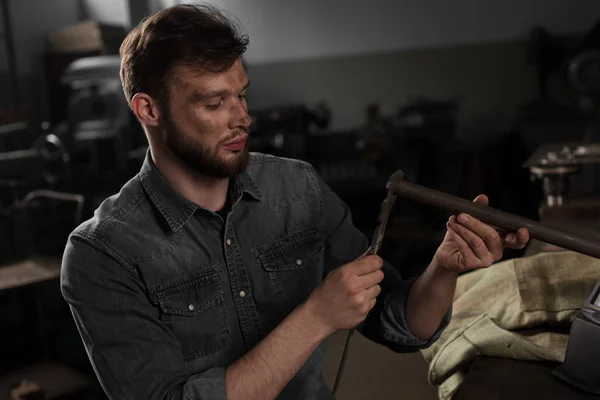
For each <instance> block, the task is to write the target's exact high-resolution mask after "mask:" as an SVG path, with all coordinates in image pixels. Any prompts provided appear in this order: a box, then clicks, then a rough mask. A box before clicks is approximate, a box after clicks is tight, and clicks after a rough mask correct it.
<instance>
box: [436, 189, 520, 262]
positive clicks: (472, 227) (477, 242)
mask: <svg viewBox="0 0 600 400" xmlns="http://www.w3.org/2000/svg"><path fill="white" fill-rule="evenodd" d="M474 202H475V203H479V204H483V205H485V206H487V205H488V202H489V201H488V198H487V196H485V195H479V196H477V198H475V200H474ZM446 226H447V228H448V231H447V232H446V236H445V237H444V241H443V242H442V244H441V245H440V247H439V248H438V250H437V252H436V253H435V256H434V262H435V263H436V264H437V265H438V266H440V267H444V268H447V269H449V270H452V271H454V272H457V273H461V272H466V271H469V270H472V269H476V268H486V267H489V266H490V265H492V264H493V263H494V262H496V261H498V260H500V259H501V258H502V254H503V252H504V249H505V248H508V249H522V248H524V247H525V245H526V244H527V242H528V241H529V232H528V230H527V229H526V228H520V229H519V230H518V231H517V232H515V233H510V234H501V233H499V232H498V231H497V230H496V229H495V228H494V227H492V226H490V225H487V224H485V223H483V222H481V221H479V220H477V219H476V218H474V217H472V216H470V215H467V214H459V215H458V216H454V215H453V216H451V217H450V219H449V220H448V223H447V225H446Z"/></svg>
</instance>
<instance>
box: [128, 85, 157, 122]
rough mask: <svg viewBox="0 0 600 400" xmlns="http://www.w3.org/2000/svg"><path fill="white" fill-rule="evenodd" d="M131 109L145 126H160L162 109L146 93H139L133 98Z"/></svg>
mask: <svg viewBox="0 0 600 400" xmlns="http://www.w3.org/2000/svg"><path fill="white" fill-rule="evenodd" d="M131 109H132V110H133V113H134V114H135V116H136V117H137V118H138V119H139V120H140V122H141V123H142V124H144V125H145V126H152V127H155V126H158V125H159V121H160V109H159V107H158V104H157V103H156V101H155V100H154V99H153V98H152V97H150V96H148V95H147V94H145V93H137V94H136V95H135V96H133V99H132V100H131Z"/></svg>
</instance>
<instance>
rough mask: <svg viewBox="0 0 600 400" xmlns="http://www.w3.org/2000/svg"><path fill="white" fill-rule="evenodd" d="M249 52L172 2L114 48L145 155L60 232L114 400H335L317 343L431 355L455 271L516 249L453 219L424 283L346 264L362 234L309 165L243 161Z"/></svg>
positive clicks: (65, 280)
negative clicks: (355, 339)
mask: <svg viewBox="0 0 600 400" xmlns="http://www.w3.org/2000/svg"><path fill="white" fill-rule="evenodd" d="M247 43H248V40H247V38H246V37H245V36H239V34H238V33H237V32H236V30H235V29H234V27H233V25H232V24H231V23H230V22H229V21H228V20H227V19H226V18H225V17H224V16H223V15H221V14H220V13H219V12H218V11H217V10H215V9H214V8H211V7H209V6H204V7H199V6H198V7H194V6H175V7H173V8H170V9H167V10H164V11H161V12H159V13H157V14H155V15H153V16H151V17H149V18H148V19H147V20H146V21H144V22H143V23H141V24H140V26H138V27H136V28H135V29H133V31H132V32H131V33H130V34H129V35H128V37H127V39H126V40H125V41H124V43H123V45H122V47H121V56H122V66H121V78H122V82H123V89H124V92H125V96H126V97H127V100H128V101H129V103H130V106H131V109H132V110H133V112H134V113H135V115H136V117H137V118H138V119H139V121H140V123H141V124H142V126H143V127H144V130H145V132H146V134H147V137H148V141H149V145H150V151H149V153H148V155H147V158H146V160H145V162H144V165H143V167H142V169H141V171H140V173H139V174H138V175H137V176H135V177H134V178H133V179H132V180H131V181H129V182H128V183H127V184H126V185H125V186H124V187H123V188H122V190H121V191H120V192H119V194H117V195H115V196H113V197H111V198H109V199H107V200H106V201H105V202H104V203H103V204H102V205H101V206H100V207H99V209H98V210H97V211H96V213H95V215H94V217H93V218H92V219H91V220H89V221H87V222H85V223H84V224H82V225H81V226H80V227H78V228H77V229H76V230H75V231H74V232H73V233H72V235H71V236H70V238H69V242H68V244H67V247H66V250H65V254H64V260H63V270H62V277H61V287H62V292H63V296H64V298H65V299H66V301H67V302H68V303H69V305H70V307H71V309H72V312H73V316H74V319H75V321H76V324H77V326H78V329H79V332H80V334H81V337H82V339H83V342H84V344H85V347H86V349H87V352H88V355H89V358H90V360H91V363H92V365H93V367H94V369H95V371H96V374H97V376H98V378H99V380H100V382H101V384H102V386H103V388H104V390H105V391H106V393H107V394H108V395H109V396H110V397H111V398H113V399H144V400H149V399H226V398H227V399H230V400H236V399H261V400H265V399H274V398H279V399H331V398H333V396H332V394H331V391H330V390H329V389H328V388H327V386H326V385H325V383H324V381H323V378H322V373H321V367H322V363H323V357H324V354H325V345H324V342H325V340H326V338H327V337H329V336H330V335H331V334H333V333H334V332H336V331H338V330H342V329H349V328H353V327H357V326H358V328H359V330H360V332H361V333H362V334H363V335H365V336H366V337H368V338H370V339H371V340H373V341H375V342H377V343H380V344H382V345H385V346H387V347H389V348H390V349H392V350H394V351H397V352H408V351H417V350H418V349H420V348H423V347H426V346H429V345H430V344H431V343H432V342H433V341H434V340H436V339H437V337H438V336H439V334H440V332H441V330H442V329H443V328H444V327H445V326H446V325H447V323H448V321H449V318H450V306H451V302H452V297H453V292H454V288H455V285H456V279H457V274H458V273H459V272H461V271H466V270H469V269H473V268H480V267H487V266H489V265H491V264H492V263H493V262H494V261H496V260H498V259H499V258H500V257H501V255H502V249H503V247H504V246H510V247H523V246H524V245H525V243H526V242H527V240H528V233H527V231H526V230H522V231H519V232H518V235H511V236H509V237H507V238H505V239H501V238H500V237H499V236H498V234H497V232H496V231H495V230H494V229H493V228H491V227H489V226H487V225H484V224H482V223H481V222H479V221H477V220H475V219H474V218H471V217H469V216H466V215H461V216H459V218H458V219H456V218H454V217H453V218H451V219H450V220H449V222H448V233H447V235H446V237H445V239H444V241H443V243H442V244H441V246H440V248H439V250H438V251H437V253H436V254H435V257H434V259H433V261H432V263H431V265H430V266H429V267H428V268H427V270H426V271H425V272H424V273H423V274H422V276H420V277H419V279H416V280H414V279H413V280H407V281H403V280H402V279H401V278H400V276H398V273H397V272H396V270H395V269H394V268H392V267H391V266H390V265H388V264H387V263H386V262H384V261H382V260H381V259H380V258H379V257H377V256H368V257H365V258H362V259H360V260H358V261H354V260H356V259H357V258H359V256H360V255H361V254H362V253H363V252H364V251H365V250H366V248H367V247H368V241H367V238H366V237H365V236H364V235H362V234H361V233H360V232H359V231H358V230H357V229H356V228H355V227H353V226H352V221H351V216H350V213H349V211H348V208H347V207H346V206H345V205H344V204H343V203H342V201H340V199H339V198H338V197H337V196H336V195H335V194H334V193H333V192H332V191H331V190H330V188H329V187H328V186H327V185H326V184H325V183H324V182H323V181H322V180H321V178H320V177H319V176H318V175H317V174H316V173H315V170H314V169H313V168H312V167H311V166H310V165H309V164H307V163H304V162H300V161H294V160H289V159H281V158H277V157H273V156H268V155H261V154H249V153H248V151H247V150H246V140H247V138H248V134H249V132H248V128H249V126H250V122H251V121H250V117H249V115H248V111H247V104H246V99H245V95H246V90H247V88H248V78H247V75H246V72H245V70H244V67H243V65H242V62H241V56H242V54H243V53H244V51H245V49H246V46H247ZM476 201H479V202H481V203H483V204H487V198H486V197H485V196H480V197H479V198H478V199H477V200H476ZM463 218H465V220H464V221H462V219H463Z"/></svg>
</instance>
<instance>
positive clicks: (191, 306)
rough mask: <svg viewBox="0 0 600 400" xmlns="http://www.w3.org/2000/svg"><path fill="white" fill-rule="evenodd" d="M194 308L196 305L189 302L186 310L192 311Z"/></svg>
mask: <svg viewBox="0 0 600 400" xmlns="http://www.w3.org/2000/svg"><path fill="white" fill-rule="evenodd" d="M195 309H196V307H195V306H194V305H193V304H190V305H189V306H188V310H190V311H194V310H195Z"/></svg>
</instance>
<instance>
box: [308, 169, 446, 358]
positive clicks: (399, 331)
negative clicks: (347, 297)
mask: <svg viewBox="0 0 600 400" xmlns="http://www.w3.org/2000/svg"><path fill="white" fill-rule="evenodd" d="M311 173H312V174H313V176H314V177H315V180H316V181H317V184H318V185H319V190H320V194H321V207H322V209H321V214H322V217H323V221H322V230H323V236H324V242H325V275H326V274H328V273H329V272H331V271H332V270H333V269H335V268H338V267H340V266H342V265H344V264H347V263H349V262H352V261H354V260H356V259H357V258H358V257H360V256H361V255H362V254H364V252H365V251H366V250H367V249H368V247H369V240H368V238H367V237H366V236H365V235H364V234H363V233H362V232H361V231H360V230H359V229H358V228H356V227H355V226H354V225H353V223H352V215H351V212H350V209H349V208H348V206H347V205H346V204H345V203H344V202H343V201H342V200H341V199H340V198H339V196H337V194H335V193H334V192H333V190H331V188H330V187H329V186H328V185H327V183H326V182H325V181H323V179H322V178H321V177H320V176H319V175H318V174H317V173H316V171H314V169H312V168H311ZM382 200H383V199H382ZM384 240H385V239H384ZM383 272H384V275H385V277H384V280H383V282H382V283H381V284H380V286H381V289H382V290H381V293H380V295H379V296H378V298H377V303H376V305H375V307H374V308H373V310H372V311H371V312H370V313H369V315H368V316H367V318H366V319H365V320H364V321H363V323H361V324H360V325H359V326H358V327H357V330H358V331H359V332H361V334H363V335H364V336H365V337H367V338H369V339H370V340H372V341H374V342H376V343H379V344H382V345H384V346H386V347H388V348H390V349H391V350H393V351H396V352H403V353H407V352H415V351H418V350H420V349H424V348H427V347H429V346H430V345H431V344H433V343H434V342H435V341H436V340H437V339H438V338H439V336H440V335H441V334H442V332H443V331H444V329H445V328H446V327H447V326H448V324H449V322H450V318H451V315H452V307H450V308H449V309H448V311H447V312H446V314H445V316H444V318H443V320H442V322H441V324H440V326H439V327H438V329H437V331H436V332H435V334H434V335H433V336H432V337H431V338H429V339H428V340H422V339H420V338H418V337H416V336H415V335H413V334H412V332H411V331H410V329H409V328H408V324H407V322H406V304H407V299H408V294H409V292H410V288H411V287H412V285H413V283H414V282H415V280H416V279H417V278H411V279H407V280H404V279H402V276H401V275H400V273H399V272H398V270H397V269H395V268H394V267H393V266H392V265H390V263H388V262H387V261H385V260H384V264H383Z"/></svg>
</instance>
